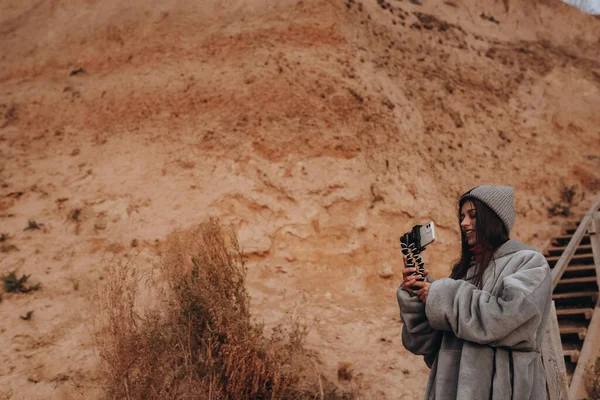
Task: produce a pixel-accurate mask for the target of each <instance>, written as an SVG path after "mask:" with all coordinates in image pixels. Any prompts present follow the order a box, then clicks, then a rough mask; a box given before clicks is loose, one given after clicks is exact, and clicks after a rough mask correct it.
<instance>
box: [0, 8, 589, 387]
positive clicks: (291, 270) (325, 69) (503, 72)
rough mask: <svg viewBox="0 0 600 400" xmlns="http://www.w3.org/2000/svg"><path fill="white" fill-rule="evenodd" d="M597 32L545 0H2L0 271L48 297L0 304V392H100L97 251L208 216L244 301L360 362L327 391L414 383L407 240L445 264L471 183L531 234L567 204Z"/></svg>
mask: <svg viewBox="0 0 600 400" xmlns="http://www.w3.org/2000/svg"><path fill="white" fill-rule="evenodd" d="M199 4H201V5H199ZM598 38H600V19H598V18H597V17H592V16H589V15H586V14H583V13H581V12H579V11H578V10H576V9H574V8H572V7H569V6H567V5H565V4H563V3H561V2H560V1H558V0H556V1H555V0H536V1H525V0H518V1H514V0H504V1H502V2H499V1H492V0H487V1H480V0H465V1H460V2H459V1H450V0H448V1H428V0H421V1H420V2H419V1H414V2H413V1H409V0H389V1H384V0H362V1H358V0H330V1H320V0H306V1H303V0H296V1H289V0H279V1H265V0H249V1H248V0H247V1H241V0H238V1H235V0H224V1H223V0H221V1H215V0H204V1H202V2H197V1H189V0H188V1H186V0H181V1H163V2H159V4H156V5H153V6H149V5H148V2H147V1H141V0H132V1H126V2H123V1H114V0H105V1H94V0H76V1H69V2H64V1H58V0H53V1H38V2H34V3H28V2H21V1H16V0H1V1H0V233H7V234H9V235H10V236H9V238H8V239H7V240H4V241H3V242H2V243H1V244H2V252H1V253H0V273H2V274H4V273H7V272H8V271H11V270H14V269H16V270H17V271H18V272H19V273H26V274H31V278H30V280H31V281H32V282H34V283H37V282H39V283H41V285H42V290H40V291H38V292H35V293H30V294H27V295H24V294H20V295H13V294H5V295H4V296H3V301H2V303H0V321H2V323H1V324H0V343H1V344H2V345H1V346H0V359H2V360H3V362H2V363H0V388H1V389H0V391H4V392H7V391H10V392H11V393H12V394H13V398H27V399H32V398H56V399H59V398H60V399H69V398H82V397H85V398H95V397H98V396H99V395H100V393H101V387H100V381H99V375H98V372H97V363H98V360H97V357H96V355H95V354H94V351H93V347H92V343H91V340H90V329H92V327H91V326H90V323H89V321H90V320H91V318H90V317H91V313H93V310H92V309H90V308H89V307H88V306H87V304H89V296H90V293H93V291H94V289H95V288H96V285H98V284H100V285H101V284H102V280H103V267H104V266H105V265H106V264H107V263H108V262H110V260H112V259H114V258H117V259H120V258H126V257H129V256H130V255H131V254H137V253H139V255H138V256H137V259H136V260H137V261H136V262H137V263H138V264H139V266H140V269H148V266H149V265H151V264H152V263H153V262H156V260H157V255H156V251H155V248H156V243H157V242H160V241H161V240H162V239H164V238H165V237H166V235H168V234H169V233H170V232H172V231H173V230H174V229H179V228H186V227H189V226H191V225H194V224H197V223H198V222H200V221H202V220H203V219H204V218H206V217H207V216H219V217H220V218H221V220H222V221H223V222H225V223H227V224H230V225H231V226H233V227H234V229H236V231H237V232H238V234H239V237H240V241H241V243H242V245H243V247H244V250H245V252H246V253H247V254H248V257H249V278H248V279H249V288H250V290H251V293H252V296H253V303H252V307H253V309H254V310H255V313H256V316H257V318H259V319H261V320H264V322H265V323H266V325H267V326H271V325H272V324H275V323H277V322H281V321H286V320H287V319H289V315H290V314H291V313H292V312H294V311H296V312H297V313H298V314H301V315H303V316H304V317H305V318H306V319H307V320H308V321H310V323H311V326H312V328H311V331H310V334H309V337H308V342H309V345H310V346H311V347H312V348H314V349H316V350H317V351H318V352H319V353H320V354H321V357H322V359H323V364H322V365H321V366H320V367H319V368H321V370H322V373H323V374H325V375H326V376H328V377H330V378H331V379H334V380H335V379H336V373H337V367H338V364H339V363H341V362H347V363H350V364H351V368H352V371H353V376H354V378H353V379H352V380H351V381H350V382H345V383H344V382H342V383H340V385H342V386H345V387H347V388H352V389H355V390H358V391H359V392H360V393H362V394H363V396H364V398H369V399H397V398H405V399H413V398H414V399H417V398H421V397H422V394H423V392H424V385H425V380H426V376H427V368H426V367H425V365H424V364H423V363H422V361H421V360H420V359H419V358H418V357H416V356H413V355H410V354H409V353H407V352H406V351H405V350H404V349H403V348H402V345H401V339H400V329H401V324H400V322H399V315H398V309H397V305H396V303H395V290H396V288H397V286H398V284H399V281H400V277H399V273H400V265H399V263H398V260H399V254H400V253H399V250H398V246H397V237H398V235H399V234H401V233H403V232H404V231H406V230H407V229H409V228H410V227H411V226H412V225H414V224H416V223H422V222H425V221H427V220H429V219H432V220H434V221H435V222H436V224H437V225H438V235H439V239H438V241H437V243H436V244H435V245H434V246H432V249H431V250H430V251H428V252H427V253H425V255H426V261H427V262H428V265H429V266H430V268H431V269H432V270H433V274H434V275H435V276H444V275H446V274H447V273H448V272H449V269H450V262H451V261H452V260H453V259H454V258H455V257H456V256H457V255H458V252H457V249H458V247H457V246H458V240H459V235H458V229H457V221H456V209H455V208H456V200H457V197H458V195H459V194H460V193H462V192H463V191H465V190H467V189H469V188H471V187H473V186H475V185H477V184H479V183H493V184H510V185H512V186H514V187H515V189H516V193H517V200H516V205H517V209H518V219H517V222H516V225H515V231H514V236H515V237H517V238H519V239H522V240H524V241H526V242H528V243H530V244H532V245H533V246H536V247H537V248H539V249H542V248H543V247H544V246H545V244H546V242H547V240H548V239H549V238H550V236H551V235H552V234H555V233H557V232H558V231H559V230H560V225H561V224H562V223H563V222H564V221H565V220H566V219H568V218H567V217H565V216H562V215H557V216H553V215H549V213H548V208H550V207H552V206H555V205H557V204H561V202H562V205H564V206H569V207H570V210H571V212H572V214H573V215H577V214H578V213H581V212H582V211H584V210H585V209H586V208H587V207H588V206H589V204H591V202H592V200H593V199H594V198H596V197H597V196H598V193H599V192H600V113H598V109H599V106H600V39H598ZM573 185H575V186H574V187H572V186H573ZM570 189H573V191H574V193H575V194H574V196H573V197H572V200H571V202H570V204H565V201H564V199H562V198H561V193H565V192H568V191H569V190H570ZM29 220H35V221H36V222H37V223H38V224H43V226H41V228H42V229H39V230H26V231H24V228H25V227H27V226H28V221H29ZM382 272H383V273H384V274H386V273H387V274H389V273H393V276H392V277H390V278H388V279H383V278H381V277H380V273H382ZM28 311H33V314H32V315H31V319H30V320H22V319H21V318H19V317H20V316H24V315H25V314H26V313H27V312H28Z"/></svg>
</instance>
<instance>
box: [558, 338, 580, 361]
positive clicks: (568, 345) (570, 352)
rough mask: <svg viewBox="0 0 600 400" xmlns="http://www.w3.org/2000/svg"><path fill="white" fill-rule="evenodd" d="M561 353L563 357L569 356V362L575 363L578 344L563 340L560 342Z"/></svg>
mask: <svg viewBox="0 0 600 400" xmlns="http://www.w3.org/2000/svg"><path fill="white" fill-rule="evenodd" d="M562 348H563V355H564V356H565V357H569V358H570V359H571V362H573V363H576V362H577V360H579V352H580V350H579V346H577V344H575V343H572V342H564V343H563V344H562Z"/></svg>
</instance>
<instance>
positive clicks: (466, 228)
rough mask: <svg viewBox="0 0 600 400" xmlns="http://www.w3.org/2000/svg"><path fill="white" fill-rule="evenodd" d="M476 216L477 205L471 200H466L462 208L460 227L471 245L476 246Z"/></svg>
mask: <svg viewBox="0 0 600 400" xmlns="http://www.w3.org/2000/svg"><path fill="white" fill-rule="evenodd" d="M476 217H477V215H476V211H475V205H474V204H473V203H472V202H471V201H469V200H467V201H465V202H464V203H463V205H462V207H461V208H460V229H461V230H462V231H463V233H464V235H465V238H466V239H467V243H468V244H469V246H475V244H476V243H477V236H476V230H475V223H476V222H477V221H476Z"/></svg>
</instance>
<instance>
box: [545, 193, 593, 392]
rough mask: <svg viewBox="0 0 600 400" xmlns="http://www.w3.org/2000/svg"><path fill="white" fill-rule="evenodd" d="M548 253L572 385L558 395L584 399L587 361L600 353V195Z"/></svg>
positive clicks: (549, 248)
mask: <svg viewBox="0 0 600 400" xmlns="http://www.w3.org/2000/svg"><path fill="white" fill-rule="evenodd" d="M544 256H545V257H546V260H547V261H548V264H549V265H550V268H552V278H553V285H554V291H553V294H552V299H553V300H554V305H555V307H556V317H554V316H552V318H556V319H557V320H558V332H559V333H556V336H558V335H559V334H560V342H561V343H562V356H563V357H564V368H565V369H566V371H565V372H566V378H567V385H568V397H567V396H566V395H565V396H563V395H561V396H557V397H555V398H565V399H566V398H568V399H580V398H584V397H586V396H587V393H586V391H585V387H584V384H583V380H584V378H583V377H584V371H585V366H586V364H587V363H588V362H589V361H591V360H595V358H596V357H598V356H600V345H599V342H600V302H599V299H600V291H599V282H600V199H599V200H598V201H596V203H595V204H594V206H592V208H591V209H590V211H588V213H586V214H585V216H584V217H583V218H582V219H581V220H580V221H572V222H570V223H568V224H567V225H566V226H565V227H564V228H563V231H562V232H561V234H560V235H559V236H556V237H554V238H553V239H552V240H551V242H550V245H549V246H548V247H547V249H546V250H545V252H544ZM555 321H556V320H555ZM555 323H556V322H555ZM555 329H556V328H555ZM556 340H558V339H556ZM557 343H558V342H557ZM557 346H559V349H560V345H558V344H557ZM558 352H560V350H558ZM550 397H553V396H552V394H551V396H550Z"/></svg>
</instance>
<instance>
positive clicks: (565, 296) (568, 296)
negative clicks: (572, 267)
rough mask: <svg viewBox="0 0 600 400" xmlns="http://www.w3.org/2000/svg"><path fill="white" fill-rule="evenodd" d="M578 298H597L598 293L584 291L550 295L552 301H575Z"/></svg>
mask: <svg viewBox="0 0 600 400" xmlns="http://www.w3.org/2000/svg"><path fill="white" fill-rule="evenodd" d="M578 297H593V298H597V297H598V292H597V291H595V290H586V291H583V292H569V293H554V294H553V295H552V300H561V299H576V298H578Z"/></svg>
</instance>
